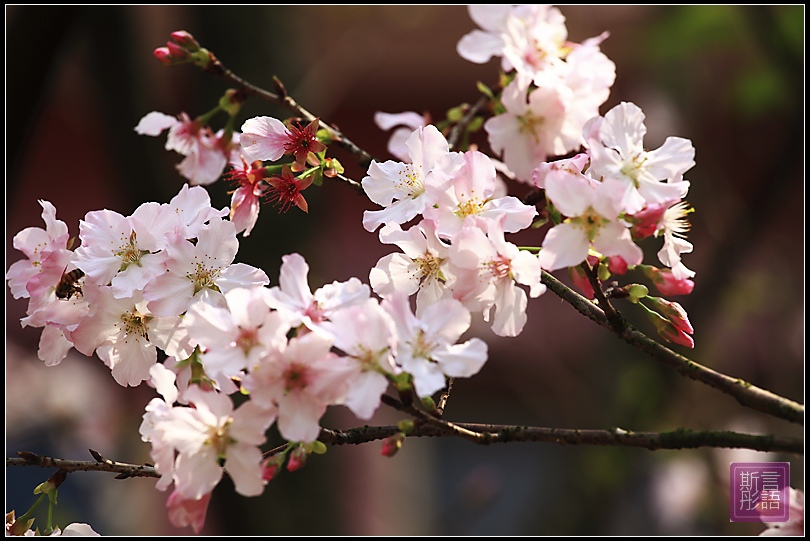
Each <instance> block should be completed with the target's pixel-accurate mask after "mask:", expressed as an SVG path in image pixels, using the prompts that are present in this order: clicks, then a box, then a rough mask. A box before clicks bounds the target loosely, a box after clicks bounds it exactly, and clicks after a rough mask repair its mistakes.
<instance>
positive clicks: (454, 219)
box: [423, 150, 537, 241]
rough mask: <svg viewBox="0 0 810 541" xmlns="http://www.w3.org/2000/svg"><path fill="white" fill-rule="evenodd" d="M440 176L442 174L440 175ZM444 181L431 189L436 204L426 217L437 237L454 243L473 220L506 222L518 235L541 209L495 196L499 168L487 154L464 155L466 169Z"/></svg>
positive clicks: (508, 229) (431, 196)
mask: <svg viewBox="0 0 810 541" xmlns="http://www.w3.org/2000/svg"><path fill="white" fill-rule="evenodd" d="M437 176H438V175H437ZM441 178H443V179H444V181H443V182H442V184H440V185H437V186H429V187H428V188H427V194H428V195H429V196H430V198H431V199H432V200H433V201H434V202H435V203H434V205H432V206H431V207H429V208H425V210H424V212H423V215H424V217H425V218H427V219H428V220H432V221H433V222H434V223H435V224H436V234H437V235H438V236H439V237H441V238H444V239H448V240H451V241H452V239H453V237H454V236H455V235H456V234H457V233H458V232H459V231H461V229H462V228H463V227H464V224H466V223H468V222H470V221H478V220H483V221H484V222H490V221H497V220H500V219H503V226H502V227H503V228H504V230H505V231H506V232H508V233H514V232H517V231H520V230H522V229H525V228H527V227H529V226H530V225H531V223H532V220H533V219H534V217H535V216H536V215H537V209H536V208H535V207H534V206H531V205H525V204H523V203H522V202H521V201H520V200H519V199H518V198H516V197H512V196H504V197H495V191H496V189H497V188H498V183H497V181H496V174H495V165H494V164H493V162H492V160H491V159H490V158H489V157H488V156H487V155H486V154H483V153H481V152H478V151H476V150H470V151H467V152H465V153H464V154H463V155H462V167H461V168H460V169H459V170H458V171H457V172H456V173H455V174H453V175H447V176H445V175H442V177H441Z"/></svg>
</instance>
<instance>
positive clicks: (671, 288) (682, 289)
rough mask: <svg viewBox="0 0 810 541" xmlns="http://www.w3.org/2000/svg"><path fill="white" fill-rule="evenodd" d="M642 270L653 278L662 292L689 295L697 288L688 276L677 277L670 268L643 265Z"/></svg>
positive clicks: (656, 286)
mask: <svg viewBox="0 0 810 541" xmlns="http://www.w3.org/2000/svg"><path fill="white" fill-rule="evenodd" d="M641 270H642V272H643V273H644V275H645V276H647V278H649V279H650V280H652V283H653V284H655V288H656V289H657V290H658V291H659V292H660V293H661V294H662V295H666V296H667V297H670V296H672V295H689V294H690V293H692V290H693V289H694V288H695V282H693V281H692V280H689V279H688V278H676V277H675V275H674V274H672V271H671V270H669V269H663V270H662V269H659V268H657V267H653V266H651V265H641Z"/></svg>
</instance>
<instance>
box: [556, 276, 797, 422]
mask: <svg viewBox="0 0 810 541" xmlns="http://www.w3.org/2000/svg"><path fill="white" fill-rule="evenodd" d="M542 281H543V284H545V285H546V287H548V289H550V290H551V291H552V292H553V293H554V294H555V295H557V296H558V297H560V298H561V299H563V300H564V301H566V302H568V303H569V304H570V305H571V306H573V307H574V308H575V309H576V310H577V311H578V312H579V313H581V314H583V315H584V316H587V317H588V318H590V319H592V320H593V321H595V322H596V323H598V324H599V325H601V326H603V327H605V328H606V329H608V330H611V331H612V332H614V334H616V335H617V336H618V337H619V338H621V339H622V340H624V341H625V342H627V343H628V344H630V345H632V346H634V347H636V348H638V349H640V350H641V351H643V352H645V353H647V354H649V355H651V356H652V357H653V358H655V359H656V360H658V361H660V362H662V363H664V364H666V365H667V366H669V367H671V368H674V369H675V370H676V371H677V372H678V373H679V374H681V375H682V376H686V377H688V378H691V379H693V380H696V381H699V382H701V383H705V384H706V385H708V386H710V387H712V388H715V389H717V390H719V391H721V392H723V393H725V394H728V395H730V396H732V397H733V398H735V399H736V400H737V402H739V403H740V404H742V405H743V406H745V407H748V408H751V409H754V410H757V411H760V412H762V413H767V414H768V415H772V416H774V417H778V418H780V419H784V420H786V421H790V422H792V423H797V424H801V425H803V424H804V406H803V405H801V404H799V403H797V402H794V401H793V400H790V399H788V398H784V397H782V396H779V395H777V394H774V393H772V392H770V391H766V390H765V389H761V388H759V387H757V386H755V385H752V384H751V383H748V382H747V381H745V380H743V379H740V378H734V377H731V376H727V375H725V374H722V373H720V372H717V371H715V370H712V369H711V368H707V367H705V366H703V365H701V364H698V363H696V362H694V361H692V360H691V359H689V358H687V357H684V356H683V355H680V354H678V353H675V352H674V351H672V350H671V349H669V348H667V347H666V346H664V345H662V344H660V343H658V342H656V341H655V340H653V339H651V338H649V337H648V336H647V335H645V334H644V333H643V332H641V331H639V330H638V329H636V328H635V327H634V326H633V325H631V324H629V323H626V324H625V325H624V326H623V327H624V328H623V330H622V331H621V332H616V330H615V329H614V328H613V325H612V324H611V322H610V321H609V320H608V318H607V316H606V315H605V313H604V312H603V311H602V310H601V309H600V308H599V307H598V306H596V305H595V304H594V303H592V302H591V301H589V300H588V299H586V298H585V297H583V296H582V295H580V294H579V293H577V292H576V291H574V290H572V289H570V288H569V287H567V286H566V285H565V284H563V283H562V282H560V281H559V280H557V279H556V278H554V277H553V276H551V275H550V274H549V273H547V272H545V271H543V278H542Z"/></svg>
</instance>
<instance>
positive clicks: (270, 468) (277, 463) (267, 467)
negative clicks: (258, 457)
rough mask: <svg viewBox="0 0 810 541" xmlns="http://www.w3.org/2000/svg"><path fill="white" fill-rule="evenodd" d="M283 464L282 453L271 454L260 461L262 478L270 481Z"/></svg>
mask: <svg viewBox="0 0 810 541" xmlns="http://www.w3.org/2000/svg"><path fill="white" fill-rule="evenodd" d="M283 465H284V455H283V454H278V455H273V456H271V457H269V458H267V460H265V461H264V462H262V479H264V480H265V481H270V480H271V479H273V478H275V477H276V476H277V475H278V472H280V471H281V467H282V466H283Z"/></svg>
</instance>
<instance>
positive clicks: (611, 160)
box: [585, 102, 695, 214]
mask: <svg viewBox="0 0 810 541" xmlns="http://www.w3.org/2000/svg"><path fill="white" fill-rule="evenodd" d="M591 123H593V125H591V126H587V127H586V128H585V130H586V132H587V133H589V134H596V135H595V136H593V135H591V136H589V138H588V142H587V144H588V154H589V155H590V156H591V160H592V170H591V175H593V176H594V178H600V179H601V180H602V181H603V182H605V183H611V184H615V190H616V192H617V194H618V198H617V200H618V202H619V207H620V209H621V210H623V211H625V212H627V213H629V214H634V213H636V212H638V211H640V210H641V209H643V208H644V207H645V205H647V204H655V203H659V204H660V203H668V202H671V201H678V200H680V199H682V198H683V197H684V196H685V195H686V192H687V191H688V190H689V182H688V181H685V180H683V176H682V175H683V173H684V172H685V171H687V170H688V169H690V168H691V167H692V166H693V165H695V161H694V157H695V149H694V148H693V147H692V143H691V141H689V140H688V139H684V138H681V137H668V138H667V139H666V141H664V144H663V145H662V146H661V147H660V148H658V149H656V150H652V151H646V150H645V149H644V135H645V134H646V132H647V128H646V126H645V125H644V113H643V112H642V111H641V108H640V107H638V106H637V105H635V104H634V103H628V102H622V103H620V104H619V105H617V106H616V107H614V108H613V109H611V110H610V111H608V112H607V113H606V114H605V116H604V118H595V119H593V120H592V121H591ZM662 181H663V182H662Z"/></svg>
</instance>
